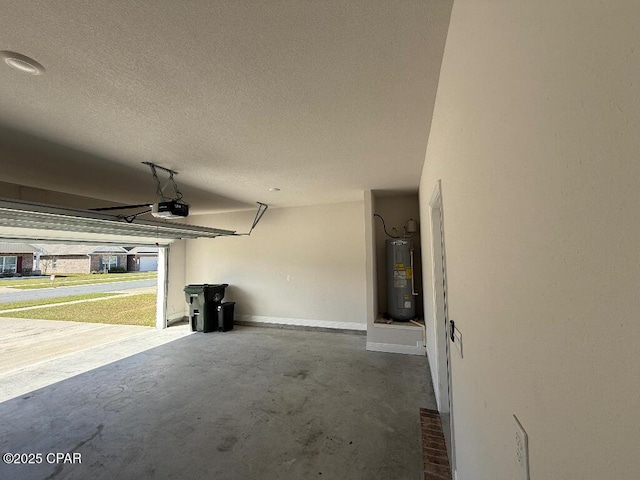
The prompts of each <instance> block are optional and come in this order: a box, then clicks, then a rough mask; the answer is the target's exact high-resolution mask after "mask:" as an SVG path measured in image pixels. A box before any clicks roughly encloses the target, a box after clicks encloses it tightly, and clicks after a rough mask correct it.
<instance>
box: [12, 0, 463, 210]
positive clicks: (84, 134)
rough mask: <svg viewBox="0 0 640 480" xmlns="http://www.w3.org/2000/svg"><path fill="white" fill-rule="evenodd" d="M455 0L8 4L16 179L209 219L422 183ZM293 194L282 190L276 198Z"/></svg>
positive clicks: (21, 0) (32, 0)
mask: <svg viewBox="0 0 640 480" xmlns="http://www.w3.org/2000/svg"><path fill="white" fill-rule="evenodd" d="M451 4H452V0H349V1H345V0H339V1H333V0H321V1H310V0H288V1H282V0H273V1H257V0H245V1H242V0H226V1H223V0H219V1H213V0H211V1H204V0H194V1H176V0H162V1H160V0H156V1H151V0H148V1H144V0H138V1H133V0H109V1H104V2H93V1H88V0H84V1H82V0H64V1H62V0H59V1H46V2H45V1H36V0H11V1H9V0H0V11H1V12H2V15H0V50H11V51H16V52H19V53H22V54H25V55H28V56H30V57H32V58H34V59H36V60H37V61H38V62H40V63H42V64H43V65H44V67H45V68H46V73H45V74H44V75H41V76H29V75H25V74H21V73H19V72H16V71H14V70H12V69H10V68H8V67H6V66H5V65H4V64H2V65H0V159H1V162H2V163H1V164H2V168H1V169H0V180H1V181H5V182H10V183H16V184H21V185H28V186H31V187H38V188H47V189H50V190H56V191H61V192H66V193H72V194H77V195H84V196H90V197H94V198H101V199H104V200H111V201H117V202H121V203H125V204H128V203H141V202H147V201H154V200H155V184H154V183H153V181H152V178H151V175H150V173H149V170H148V167H146V166H144V165H142V164H141V162H143V161H152V162H154V163H157V164H160V165H162V166H165V167H168V168H172V169H175V170H178V171H179V175H178V176H177V177H176V179H177V181H178V185H179V186H180V188H181V190H183V193H184V194H185V198H184V199H185V200H186V201H187V202H188V203H191V204H192V210H195V212H200V213H202V212H211V211H220V210H229V209H239V208H247V207H249V208H253V207H254V205H255V204H254V202H255V201H257V200H259V201H263V202H265V203H268V204H270V205H271V206H274V207H278V206H295V205H310V204H318V203H333V202H342V201H353V200H360V199H361V198H362V191H363V190H365V189H393V190H414V191H415V190H416V189H417V187H418V182H419V177H420V172H421V169H422V163H423V160H424V154H425V149H426V142H427V136H428V131H429V126H430V121H431V114H432V110H433V102H434V98H435V91H436V87H437V79H438V76H439V70H440V61H441V58H442V51H443V49H444V41H445V37H446V31H447V27H448V22H449V14H450V10H451ZM270 187H279V188H281V191H280V192H278V193H272V192H269V188H270Z"/></svg>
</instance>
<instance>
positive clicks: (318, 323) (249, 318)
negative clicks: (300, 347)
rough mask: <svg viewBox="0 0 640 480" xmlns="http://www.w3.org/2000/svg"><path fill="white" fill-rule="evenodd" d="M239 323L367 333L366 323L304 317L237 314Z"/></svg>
mask: <svg viewBox="0 0 640 480" xmlns="http://www.w3.org/2000/svg"><path fill="white" fill-rule="evenodd" d="M234 322H235V323H237V324H238V325H257V326H273V327H276V328H296V329H304V330H320V331H337V332H343V333H358V334H365V333H366V331H367V324H366V323H356V322H331V321H328V320H307V319H303V318H287V317H264V316H259V315H236V316H235V318H234Z"/></svg>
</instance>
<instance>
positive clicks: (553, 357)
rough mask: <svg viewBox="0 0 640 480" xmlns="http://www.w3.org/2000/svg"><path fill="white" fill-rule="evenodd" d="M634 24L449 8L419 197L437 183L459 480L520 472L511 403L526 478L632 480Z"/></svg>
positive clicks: (637, 139) (555, 9)
mask: <svg viewBox="0 0 640 480" xmlns="http://www.w3.org/2000/svg"><path fill="white" fill-rule="evenodd" d="M638 18H640V2H637V1H635V0H619V1H616V2H602V1H592V0H589V1H587V0H567V1H564V2H557V1H555V0H553V1H552V0H545V1H542V0H539V1H536V2H531V1H529V0H495V1H492V2H478V1H475V0H457V1H456V3H455V4H454V9H453V13H452V17H451V27H450V31H449V34H448V39H447V45H446V49H445V55H444V60H443V64H442V71H441V78H440V84H439V90H438V95H437V99H436V109H435V113H434V118H433V122H432V129H431V132H430V138H429V144H428V148H427V155H426V162H425V168H424V171H423V175H422V181H421V207H422V214H423V225H425V213H426V212H428V201H429V197H430V195H431V193H432V191H433V188H434V186H435V183H436V181H437V179H442V199H443V209H444V229H445V241H446V254H447V267H448V271H447V273H448V289H449V292H448V293H449V295H448V302H449V303H448V304H449V313H450V317H451V318H453V319H455V321H456V325H457V326H458V327H459V329H460V330H461V332H462V335H463V341H464V348H465V352H464V353H465V356H464V359H462V358H460V356H459V355H457V354H456V353H455V351H454V352H453V358H452V370H453V376H452V379H453V400H454V419H455V425H456V429H455V434H456V435H455V436H456V448H457V465H458V476H459V479H460V480H502V479H504V480H507V479H509V480H511V479H514V478H519V476H518V472H517V470H516V464H515V460H514V457H515V453H514V452H515V447H514V428H513V420H512V415H513V414H516V415H517V416H518V417H519V418H520V420H521V422H522V424H523V425H524V427H525V429H526V430H527V432H528V434H529V445H530V462H531V478H532V479H536V480H554V479H558V480H584V479H601V478H607V479H608V478H611V479H613V478H615V479H635V478H638V471H640V460H639V459H638V455H637V451H638V444H639V443H640V382H638V372H639V368H640V348H639V347H638V343H639V342H640V322H639V321H638V311H640V295H638V293H639V285H640V249H639V247H638V241H639V239H640V223H639V222H638V209H639V208H638V207H640V161H639V160H638V152H639V151H640V135H638V132H639V131H640V89H639V84H638V79H639V78H640V48H639V47H638V46H639V45H640V29H639V28H638ZM429 252H430V248H429V236H428V235H425V234H423V256H424V261H425V268H424V269H423V273H424V275H425V279H424V280H425V284H428V282H431V270H430V268H429V267H428V265H430V258H429V256H430V253H429ZM425 290H426V291H427V292H430V289H425ZM431 301H432V299H431V298H427V302H426V303H427V307H428V306H429V305H430V304H431ZM428 310H429V309H428ZM430 320H432V319H430ZM430 327H431V328H432V326H430ZM430 341H431V342H433V338H432V337H431V338H430Z"/></svg>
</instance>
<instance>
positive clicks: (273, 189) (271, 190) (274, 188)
mask: <svg viewBox="0 0 640 480" xmlns="http://www.w3.org/2000/svg"><path fill="white" fill-rule="evenodd" d="M269 191H270V192H279V191H280V189H279V188H278V187H273V188H270V189H269Z"/></svg>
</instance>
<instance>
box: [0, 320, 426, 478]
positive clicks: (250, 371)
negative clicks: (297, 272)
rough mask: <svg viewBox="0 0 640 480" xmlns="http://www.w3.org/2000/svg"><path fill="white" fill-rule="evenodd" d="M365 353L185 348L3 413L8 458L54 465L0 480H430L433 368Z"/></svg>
mask: <svg viewBox="0 0 640 480" xmlns="http://www.w3.org/2000/svg"><path fill="white" fill-rule="evenodd" d="M168 330H171V329H168ZM158 333H162V332H158ZM142 338H145V337H144V336H138V337H136V339H142ZM364 347H365V337H363V336H359V335H349V334H339V333H321V332H308V331H297V330H280V329H270V328H259V327H236V329H234V330H233V331H231V332H226V333H209V334H202V333H199V334H190V335H183V336H180V337H178V338H176V339H175V340H173V341H171V342H169V343H165V344H163V345H160V346H156V347H155V348H152V349H150V350H147V351H144V352H142V353H138V354H135V355H132V356H129V357H126V358H123V359H121V360H118V361H116V362H114V363H111V364H108V365H105V366H103V367H100V368H96V369H94V370H91V371H88V372H86V373H83V374H80V375H77V376H75V377H72V378H69V379H67V380H64V381H61V382H58V383H56V384H53V385H51V386H48V387H45V388H42V389H40V390H36V391H33V392H31V393H29V394H25V395H22V396H20V397H17V398H13V399H11V400H7V401H5V402H3V403H1V404H0V418H2V419H3V420H2V429H1V430H0V452H2V453H4V452H20V453H41V454H43V458H44V459H45V460H43V461H42V463H40V464H35V465H6V464H3V463H0V478H3V479H4V478H20V479H23V480H28V479H54V478H55V479H56V480H58V479H87V478H91V479H114V478H118V479H144V478H176V479H179V478H180V479H182V478H185V479H187V478H188V479H216V480H224V479H260V480H269V479H278V480H282V479H307V478H323V479H340V480H344V479H419V478H421V476H422V469H423V466H422V452H421V444H420V418H419V408H420V407H426V408H435V399H434V396H433V390H432V388H431V383H430V380H429V372H428V365H427V360H426V358H425V357H417V356H406V355H394V354H385V353H375V352H367V351H365V349H364ZM50 452H52V453H72V452H75V453H79V454H81V460H82V463H75V464H74V463H66V464H65V463H58V464H55V463H51V464H50V463H48V462H47V460H46V459H47V458H52V457H46V454H47V453H50Z"/></svg>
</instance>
